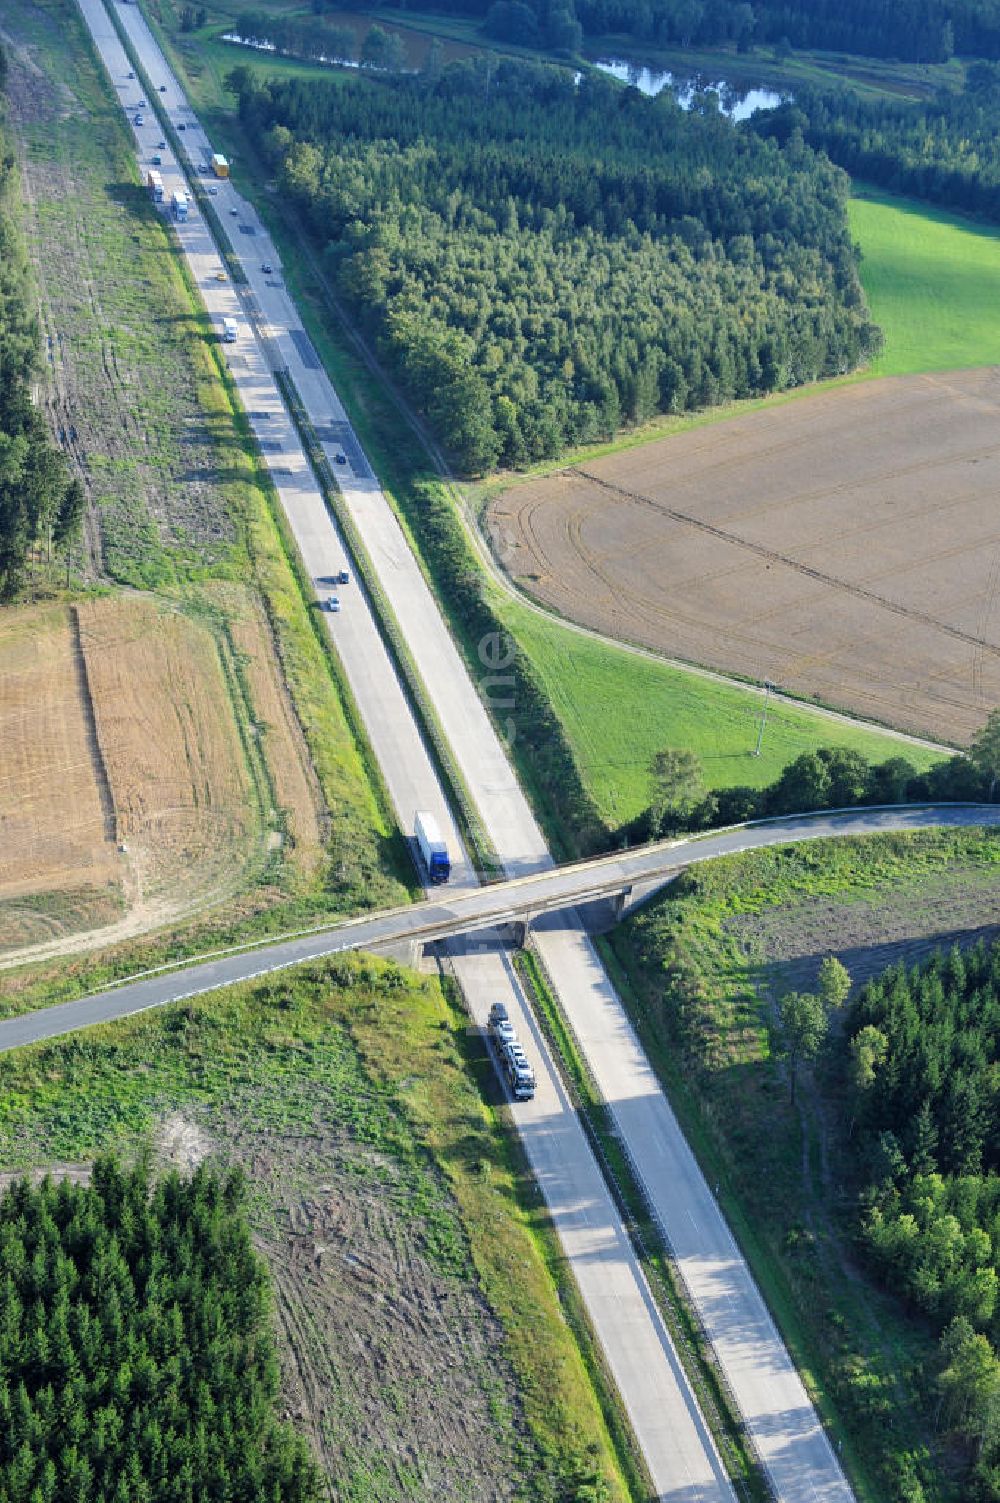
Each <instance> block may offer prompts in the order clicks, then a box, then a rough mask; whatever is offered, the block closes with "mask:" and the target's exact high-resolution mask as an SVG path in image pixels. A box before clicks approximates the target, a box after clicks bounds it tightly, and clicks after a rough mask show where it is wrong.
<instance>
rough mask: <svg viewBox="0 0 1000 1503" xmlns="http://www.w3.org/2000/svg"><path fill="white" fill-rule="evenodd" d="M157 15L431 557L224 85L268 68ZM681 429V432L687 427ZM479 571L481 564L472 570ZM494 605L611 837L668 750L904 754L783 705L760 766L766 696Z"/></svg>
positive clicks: (733, 774) (723, 767) (412, 456)
mask: <svg viewBox="0 0 1000 1503" xmlns="http://www.w3.org/2000/svg"><path fill="white" fill-rule="evenodd" d="M156 12H158V13H159V15H160V16H161V17H162V20H163V24H162V25H161V26H160V27H158V32H159V35H160V38H161V41H163V42H165V44H166V45H167V47H168V49H169V50H170V51H171V53H172V54H173V57H174V60H175V62H177V64H178V65H179V66H180V68H181V70H182V71H183V73H184V75H185V79H186V82H187V84H188V86H189V87H190V89H191V94H192V98H193V101H194V102H195V105H196V108H198V110H199V111H200V112H201V113H202V114H203V116H204V118H206V120H207V121H208V122H209V128H210V130H211V131H212V132H213V134H214V135H215V136H217V137H218V139H219V140H220V141H221V142H222V145H223V149H224V150H225V149H228V152H229V154H230V155H231V156H233V158H234V159H235V161H236V177H237V181H238V183H239V186H240V189H241V191H244V192H246V193H247V194H248V195H249V196H250V197H253V198H254V199H255V201H256V202H257V205H258V208H259V209H260V211H261V213H262V214H263V215H264V216H265V218H266V219H267V220H268V223H269V225H270V226H271V228H272V231H273V233H274V235H275V238H276V240H277V241H278V244H279V246H280V250H281V255H282V259H283V266H284V271H285V275H286V279H287V281H288V284H289V287H290V288H292V289H293V290H294V292H295V294H296V297H297V299H298V301H299V305H300V307H301V308H302V310H303V313H304V316H305V318H306V321H307V323H308V324H309V326H310V333H311V334H312V335H313V337H314V339H315V341H316V343H317V345H318V347H319V348H320V350H321V352H322V354H323V358H324V361H325V363H326V365H327V369H328V370H329V371H330V373H331V375H332V376H333V379H334V381H335V382H336V383H337V386H338V390H340V392H341V395H342V396H343V397H344V399H345V400H346V402H347V404H348V406H349V408H350V409H351V415H352V418H353V420H354V422H355V424H356V426H357V428H358V431H359V434H360V436H361V438H362V441H363V442H364V444H365V446H366V448H367V449H368V452H369V454H370V455H371V457H372V460H373V463H374V464H375V467H376V470H377V472H378V474H379V476H380V478H381V480H382V481H383V483H384V484H385V486H386V488H387V490H388V491H389V493H390V494H391V496H392V497H393V499H394V500H395V502H396V504H397V507H398V509H399V510H400V512H401V514H402V515H403V518H404V521H406V522H407V524H408V525H409V526H410V532H411V536H413V537H414V538H415V541H416V542H417V544H418V548H419V546H420V543H421V538H420V535H419V534H420V519H421V516H422V515H423V514H425V512H426V501H425V498H426V496H427V494H428V493H429V492H430V491H433V492H435V493H436V494H437V495H438V496H441V495H442V494H443V492H442V489H441V487H440V486H438V485H437V484H436V482H435V480H434V478H433V476H432V475H431V474H430V466H429V464H428V460H427V456H426V454H425V452H424V450H423V447H422V445H421V444H420V442H419V440H418V439H417V438H416V437H415V436H414V435H413V434H412V432H411V431H410V430H409V429H408V428H404V427H401V425H400V422H399V417H398V412H397V410H396V408H395V405H394V402H393V398H392V395H391V394H390V393H388V392H387V391H386V389H385V386H384V385H383V383H382V382H381V381H380V380H379V379H378V377H377V376H376V375H373V373H372V371H371V369H370V368H369V367H368V366H366V365H365V363H364V362H363V361H362V360H361V359H359V357H358V354H357V351H356V349H355V348H353V347H352V346H351V344H350V341H349V339H348V338H347V337H346V336H345V334H344V331H343V328H342V326H341V325H340V324H339V322H338V320H337V318H336V316H335V315H334V314H333V312H332V310H331V308H330V306H329V303H328V302H327V301H326V300H325V298H324V296H323V289H322V287H321V285H320V283H319V280H318V275H317V270H316V267H315V266H314V265H313V264H311V262H310V259H309V257H308V256H307V254H306V252H305V251H304V249H303V246H302V244H301V242H300V241H299V240H298V238H297V237H296V235H295V234H294V233H293V232H292V230H291V228H290V226H289V225H288V223H287V222H285V221H283V220H282V218H281V216H280V214H279V213H277V212H276V206H275V202H274V198H273V196H272V195H267V194H266V193H264V192H263V191H262V184H261V181H260V166H259V164H258V163H255V162H254V160H253V154H252V147H251V145H250V143H249V142H248V141H246V139H245V138H244V136H243V135H242V132H241V130H240V127H239V124H238V122H237V121H236V120H234V118H233V116H232V100H231V97H230V96H227V95H226V94H225V91H224V89H223V86H222V78H223V77H224V74H225V72H226V71H228V69H227V67H226V65H225V58H226V55H227V53H228V57H229V58H231V59H232V62H231V63H230V64H229V65H230V66H232V65H234V64H235V62H236V61H239V63H240V64H241V65H245V66H250V67H253V68H254V69H255V70H256V71H259V72H260V73H262V74H263V75H266V74H267V72H268V70H269V66H270V65H269V63H268V61H267V60H266V59H264V58H259V57H254V56H253V55H252V54H248V53H245V52H244V51H242V50H238V49H235V48H229V49H227V48H226V46H225V44H222V43H219V42H217V41H216V40H215V39H214V34H213V33H212V28H211V26H210V27H209V28H208V29H207V31H206V32H205V33H204V34H201V33H196V34H194V35H193V36H182V35H181V34H180V33H179V31H178V29H177V7H176V6H174V5H172V3H171V0H158V4H157V6H156ZM156 12H154V15H155V13H156ZM283 69H291V70H293V71H295V70H296V65H295V64H292V63H288V62H285V63H284V64H283ZM299 71H301V72H302V73H303V75H306V74H307V73H309V72H313V73H314V72H315V70H314V69H313V70H310V69H306V68H302V69H301V70H299ZM332 76H334V77H336V76H338V75H337V73H336V70H332ZM339 77H340V80H341V82H342V83H344V82H346V83H348V84H349V83H350V82H351V80H350V79H348V78H346V77H345V75H344V74H343V73H341V74H340V75H339ZM244 163H245V164H246V166H245V168H244V167H243V165H242V164H244ZM673 422H674V424H675V425H676V423H677V420H673ZM452 532H453V534H454V535H455V537H456V547H458V548H460V549H461V550H462V551H463V552H466V551H467V550H468V544H467V543H466V542H465V540H464V539H463V538H461V536H460V535H459V528H458V525H457V522H455V523H454V524H453V526H452ZM422 554H423V557H424V561H425V565H426V567H427V568H428V570H429V572H430V573H431V574H432V575H435V576H436V578H437V582H438V584H439V592H440V593H441V594H442V595H443V596H444V598H445V600H446V602H448V592H447V589H445V588H442V587H441V586H442V581H441V576H440V573H439V569H440V560H439V558H438V559H436V557H435V553H434V551H433V550H431V549H430V548H429V547H428V546H427V543H426V540H424V546H423V549H422ZM469 567H470V568H475V565H474V564H471V563H470V565H469ZM487 599H488V604H489V606H490V608H491V610H492V612H493V614H494V616H495V617H496V618H497V619H498V621H499V623H500V624H501V625H502V626H503V627H504V628H505V629H506V630H508V631H509V632H510V633H511V635H512V636H513V638H514V639H515V641H516V642H517V643H518V645H519V646H520V647H521V649H522V651H523V653H524V656H525V658H526V660H527V666H528V671H529V672H530V673H531V674H532V675H533V676H534V678H535V680H536V683H537V684H538V685H539V687H540V688H541V689H542V692H543V694H544V695H545V696H547V697H548V698H549V700H550V702H551V704H552V707H553V709H554V711H555V714H556V716H557V717H558V721H559V725H560V727H561V729H562V733H563V736H564V737H565V740H566V743H567V755H568V756H570V757H571V758H572V761H573V763H574V764H575V768H576V772H577V776H578V778H579V781H580V784H581V785H582V789H583V791H584V794H585V795H586V796H588V797H589V799H590V800H592V802H593V804H594V806H595V808H596V812H597V815H598V817H599V818H600V819H601V820H602V821H603V822H604V823H605V824H607V825H608V826H609V827H611V828H614V827H616V826H617V825H619V824H621V823H622V822H624V821H626V820H628V819H630V818H632V817H634V815H635V814H636V813H638V812H639V811H640V809H641V808H642V807H643V805H644V803H645V802H646V800H647V786H648V784H647V769H648V765H649V760H650V757H651V756H652V755H653V753H654V752H655V751H657V750H658V749H659V748H661V747H662V746H664V745H688V746H691V747H692V749H694V750H696V751H697V752H698V753H699V754H700V755H701V756H702V757H703V758H704V762H705V771H706V776H707V779H708V781H709V782H710V783H712V784H714V785H717V786H720V787H721V786H729V785H732V784H736V783H751V784H754V785H756V786H760V785H763V784H765V783H768V782H770V781H772V780H773V779H774V778H775V777H776V776H777V774H778V773H779V772H780V771H781V768H782V767H783V766H785V764H786V763H787V762H788V761H789V760H791V759H792V758H793V757H795V756H797V755H798V754H799V753H800V752H802V751H805V750H808V749H811V748H814V747H816V746H818V745H824V744H830V745H850V746H855V747H857V748H858V749H860V750H863V751H865V752H866V753H867V754H868V755H870V756H871V757H873V758H874V759H880V758H884V757H888V756H891V755H894V754H895V752H896V751H897V750H898V749H899V743H898V742H896V741H894V740H893V739H892V738H891V737H890V736H887V735H883V734H880V733H879V732H877V731H868V730H865V729H860V728H855V727H851V726H847V725H844V724H843V723H840V722H837V721H835V720H831V719H829V718H828V717H825V716H822V715H820V714H818V713H816V711H815V710H813V709H812V708H811V707H809V706H808V705H802V706H801V707H800V706H793V705H786V704H779V705H772V708H771V712H770V714H769V718H768V731H767V734H766V736H765V739H764V746H763V751H762V755H761V756H760V757H759V758H755V757H754V756H753V748H754V744H755V740H756V729H757V723H758V720H759V715H760V709H761V698H760V696H759V695H758V694H754V693H752V692H749V691H748V690H744V689H742V688H741V687H740V686H739V685H737V684H720V683H716V682H715V681H713V680H711V679H708V678H703V677H701V676H698V675H695V674H692V673H689V672H687V671H685V670H684V669H683V668H679V667H675V666H671V665H668V664H664V663H660V662H658V661H657V660H656V659H655V658H652V657H650V656H648V655H642V654H636V653H633V652H631V651H629V650H628V649H627V648H620V647H616V646H614V645H612V644H609V643H601V642H599V641H596V640H593V639H587V638H584V637H581V636H580V635H579V634H578V633H576V632H574V631H572V630H571V629H570V628H568V627H566V626H564V625H562V624H561V623H560V622H558V621H556V620H554V619H553V618H552V617H549V616H545V615H543V614H541V613H538V612H535V611H532V610H531V609H530V608H528V607H525V606H524V605H523V604H521V603H520V602H518V601H514V600H512V599H511V598H510V597H509V596H508V595H507V594H506V592H504V591H503V590H501V589H499V588H495V587H492V586H489V587H487ZM448 603H450V602H448ZM452 619H453V624H455V625H456V627H457V628H458V631H459V635H460V636H462V635H464V637H465V646H466V649H467V657H468V658H469V661H470V663H471V665H472V667H473V669H474V671H475V672H476V673H477V676H478V677H484V676H485V672H484V670H483V669H482V667H481V665H479V664H478V661H477V657H476V647H477V645H478V643H477V641H476V640H475V639H470V637H469V635H468V633H467V632H465V633H463V629H462V626H461V624H460V623H459V622H458V621H457V619H456V616H455V615H454V613H453V616H452ZM517 694H518V686H517V685H515V689H514V699H515V703H514V705H513V706H512V708H511V709H510V711H508V710H507V709H506V708H505V709H503V710H502V711H501V712H500V718H501V719H504V720H506V719H507V716H508V714H509V715H510V719H511V720H512V722H513V724H514V728H515V736H514V742H513V750H514V755H515V756H518V752H519V745H518V736H517V725H518V712H519V708H520V712H521V714H522V716H525V715H526V714H528V713H530V712H529V710H526V707H525V704H524V703H522V704H521V705H520V706H519V704H518V702H517ZM525 697H527V696H525ZM609 706H613V713H609ZM906 755H908V756H912V759H913V760H914V762H915V763H916V764H917V765H918V766H921V767H923V766H926V765H928V763H929V761H932V760H934V758H933V754H928V753H924V752H922V751H920V750H918V749H916V748H910V749H906ZM521 772H522V775H523V777H524V779H525V782H526V783H527V785H528V786H529V787H530V788H531V789H532V791H533V794H534V796H535V799H536V803H537V804H538V806H539V807H540V809H541V810H542V812H543V814H545V815H546V816H547V819H548V824H549V828H550V831H556V830H557V829H558V826H559V824H560V819H561V813H560V808H559V804H560V795H561V793H562V791H563V788H562V783H561V781H560V780H559V779H558V778H551V779H547V778H546V776H545V774H544V773H543V774H541V775H539V772H538V763H537V759H536V758H534V757H533V756H531V755H527V756H523V757H522V758H521Z"/></svg>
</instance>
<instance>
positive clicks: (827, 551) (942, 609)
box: [486, 367, 1000, 743]
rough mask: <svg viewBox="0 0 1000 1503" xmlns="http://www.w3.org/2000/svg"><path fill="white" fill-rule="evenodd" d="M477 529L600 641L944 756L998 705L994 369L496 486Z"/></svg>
mask: <svg viewBox="0 0 1000 1503" xmlns="http://www.w3.org/2000/svg"><path fill="white" fill-rule="evenodd" d="M486 525H487V527H488V530H489V532H490V535H491V539H492V542H493V546H494V548H495V550H496V552H497V553H498V554H499V555H500V556H501V557H502V558H503V559H504V562H505V564H506V566H507V568H508V570H509V572H510V574H511V575H512V577H513V578H514V579H515V580H516V581H517V583H518V584H520V585H521V586H522V587H523V588H524V589H526V590H527V591H528V592H529V593H530V594H532V595H533V596H535V597H536V598H537V599H538V600H540V601H542V602H543V603H545V604H546V605H549V606H552V607H554V608H555V609H556V610H558V611H559V612H561V613H562V614H563V615H565V616H567V617H570V618H571V619H573V620H576V621H580V622H582V623H583V624H584V625H586V626H590V627H593V628H595V629H596V630H598V631H601V632H604V633H606V634H607V635H609V636H615V637H619V638H621V639H623V640H628V641H632V642H637V643H641V644H643V645H644V646H648V647H651V648H653V649H655V650H656V651H659V652H662V653H665V654H667V655H669V656H672V657H677V658H682V659H685V660H687V661H690V662H695V663H700V664H705V665H708V666H711V667H713V668H719V669H723V670H725V671H728V672H732V673H738V674H742V675H746V676H748V677H751V678H754V679H757V680H758V681H759V680H762V679H764V678H769V679H771V680H772V681H773V682H775V683H777V684H778V685H780V686H781V687H782V688H783V689H786V690H789V691H792V692H794V693H797V694H802V695H812V696H815V697H816V698H818V699H820V700H822V701H824V702H826V703H829V704H833V705H836V706H838V707H839V708H842V709H847V710H853V711H856V712H859V713H860V714H863V715H866V716H871V717H873V718H875V719H878V720H882V721H885V722H887V723H889V724H893V725H896V726H899V727H900V728H903V729H906V730H910V731H914V732H917V733H920V734H925V735H927V734H929V735H931V736H933V737H935V738H937V739H942V740H946V741H953V742H960V743H961V742H966V741H968V740H969V739H970V738H971V736H972V735H973V734H974V733H975V731H976V730H977V729H978V728H979V726H980V725H981V724H982V723H983V721H984V719H985V717H986V715H987V714H988V712H989V711H990V710H991V709H992V708H993V707H994V706H997V705H1000V368H994V367H990V368H988V369H985V370H974V371H959V372H955V373H953V374H947V375H926V376H911V377H896V378H891V379H887V380H883V381H873V382H866V383H863V384H859V385H857V386H850V387H845V388H841V389H839V390H836V391H828V392H823V393H820V394H817V395H815V396H812V397H805V398H802V399H800V400H798V401H795V402H791V403H788V404H787V405H784V406H781V407H775V408H772V409H770V410H764V411H758V412H753V413H747V414H746V415H745V416H742V417H738V418H735V419H732V420H730V421H726V422H722V423H717V424H712V425H709V426H707V427H704V428H697V429H693V430H691V431H690V432H687V433H681V434H677V435H675V436H673V437H671V438H667V439H663V440H661V441H660V442H657V443H652V444H648V445H646V446H644V447H641V448H637V449H634V450H632V451H630V452H626V453H622V454H616V455H611V456H608V457H606V458H604V459H601V460H597V461H594V462H592V463H588V464H586V465H584V466H581V467H579V468H575V469H570V470H565V471H563V472H561V473H559V474H557V475H552V476H549V477H546V478H544V479H541V480H536V481H529V482H526V483H525V484H521V485H516V486H513V487H511V488H510V489H508V490H507V491H505V492H503V493H502V494H501V495H499V496H498V497H496V498H495V499H494V501H493V502H492V503H491V505H490V507H489V510H488V513H487V517H486Z"/></svg>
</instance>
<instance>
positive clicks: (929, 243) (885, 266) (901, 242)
mask: <svg viewBox="0 0 1000 1503" xmlns="http://www.w3.org/2000/svg"><path fill="white" fill-rule="evenodd" d="M849 217H850V225H851V233H852V235H853V237H854V239H855V240H856V241H857V242H858V243H859V244H860V246H861V252H862V256H863V260H862V262H861V280H862V282H863V283H864V288H865V292H866V293H867V294H868V301H869V303H870V304H871V310H872V314H873V316H874V318H875V321H876V323H878V324H880V325H881V327H882V329H883V330H884V332H885V353H884V355H883V356H882V357H881V359H879V360H877V361H876V362H875V363H874V364H873V366H872V368H871V371H870V373H869V374H870V375H872V376H905V375H910V374H912V373H914V372H917V371H941V370H955V369H957V368H958V367H960V366H974V365H993V364H995V362H996V360H997V352H998V351H1000V230H996V229H990V228H988V227H987V226H985V225H979V224H975V223H974V222H973V221H972V220H968V219H961V218H959V217H958V216H957V215H955V214H948V213H945V212H944V211H943V210H940V209H934V208H931V207H930V206H929V205H927V204H922V203H919V202H917V201H916V200H914V199H907V198H896V197H893V196H892V195H889V194H883V193H876V192H875V190H874V189H871V190H868V189H865V190H864V192H863V196H860V195H859V196H858V197H856V198H852V199H851V201H850V205H849Z"/></svg>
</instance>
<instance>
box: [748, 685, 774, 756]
mask: <svg viewBox="0 0 1000 1503" xmlns="http://www.w3.org/2000/svg"><path fill="white" fill-rule="evenodd" d="M773 688H774V685H773V684H772V682H771V680H770V679H769V678H766V679H765V680H764V708H763V710H762V711H761V716H760V725H759V726H758V728H757V745H756V746H755V747H754V749H753V754H754V756H755V757H759V756H760V744H761V742H762V741H763V739H764V727H765V726H766V725H767V704H768V700H769V699H770V697H771V690H772V689H773Z"/></svg>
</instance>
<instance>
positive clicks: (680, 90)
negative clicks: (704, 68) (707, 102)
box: [596, 58, 787, 120]
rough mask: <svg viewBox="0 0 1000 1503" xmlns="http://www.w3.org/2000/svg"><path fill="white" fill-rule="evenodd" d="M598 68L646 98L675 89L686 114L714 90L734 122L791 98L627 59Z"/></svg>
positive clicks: (702, 75) (610, 60)
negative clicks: (705, 93) (701, 95)
mask: <svg viewBox="0 0 1000 1503" xmlns="http://www.w3.org/2000/svg"><path fill="white" fill-rule="evenodd" d="M596 66H597V67H598V68H600V70H601V72H602V73H610V75H611V77H612V78H617V79H620V80H621V82H622V83H627V84H631V85H632V86H633V88H636V89H638V90H639V91H640V92H641V93H643V94H651V95H652V94H659V93H660V92H661V90H663V89H673V91H674V93H675V94H676V95H677V102H678V104H679V105H680V106H681V108H682V109H685V110H687V109H690V108H691V105H692V104H693V102H694V99H695V96H696V95H697V94H699V93H701V92H703V91H704V90H706V89H711V90H712V92H713V93H715V94H718V96H719V108H720V109H721V110H722V113H723V114H724V115H728V116H729V118H730V120H748V119H749V118H750V116H751V115H752V114H753V113H754V111H755V110H773V109H774V108H775V106H776V105H779V104H780V103H781V101H782V99H783V98H786V97H787V96H786V95H782V94H776V93H775V92H774V90H773V89H741V88H739V87H737V85H735V84H731V83H727V82H726V80H725V79H719V80H718V81H717V82H716V81H713V80H712V79H710V78H708V76H707V75H706V74H695V75H694V76H691V75H687V76H683V75H681V74H679V73H667V72H661V71H659V70H658V69H655V68H647V67H646V66H645V65H644V64H642V63H634V62H629V61H628V60H627V59H625V58H612V59H602V60H601V61H600V62H598V63H597V64H596Z"/></svg>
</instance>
